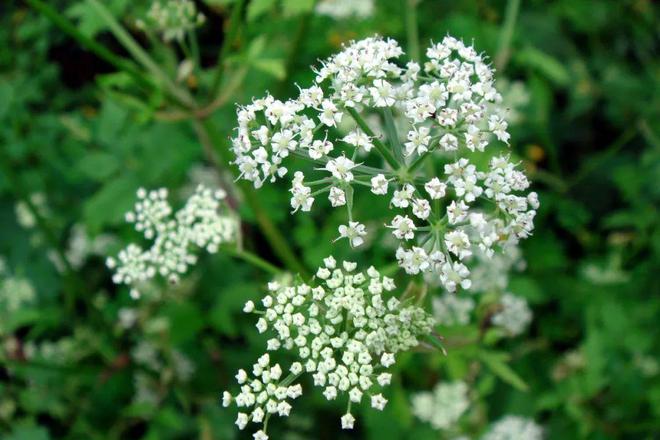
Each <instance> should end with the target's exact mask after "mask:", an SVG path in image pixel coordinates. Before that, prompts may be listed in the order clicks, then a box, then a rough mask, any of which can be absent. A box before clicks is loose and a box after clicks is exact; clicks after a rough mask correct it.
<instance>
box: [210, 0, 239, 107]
mask: <svg viewBox="0 0 660 440" xmlns="http://www.w3.org/2000/svg"><path fill="white" fill-rule="evenodd" d="M244 6H245V0H238V1H237V2H236V4H235V5H234V8H233V9H232V11H231V16H230V17H229V28H228V29H227V32H226V33H225V38H224V39H223V40H222V47H221V48H220V53H219V54H218V61H217V63H216V66H215V76H214V77H213V84H212V85H211V96H214V95H215V93H216V91H217V90H218V89H219V88H220V83H221V82H222V77H223V75H224V70H225V65H224V61H225V58H226V57H227V54H228V53H229V49H230V48H231V45H232V44H233V42H234V40H235V39H236V35H237V34H238V31H239V29H240V26H239V22H240V20H241V14H242V13H243V7H244Z"/></svg>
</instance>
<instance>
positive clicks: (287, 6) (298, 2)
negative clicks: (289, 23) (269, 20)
mask: <svg viewBox="0 0 660 440" xmlns="http://www.w3.org/2000/svg"><path fill="white" fill-rule="evenodd" d="M315 3H316V1H315V0H284V1H283V2H282V10H283V11H284V15H286V16H293V15H299V14H304V13H307V12H311V11H312V9H314V4H315Z"/></svg>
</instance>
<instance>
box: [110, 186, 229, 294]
mask: <svg viewBox="0 0 660 440" xmlns="http://www.w3.org/2000/svg"><path fill="white" fill-rule="evenodd" d="M137 196H138V199H139V201H138V203H137V204H136V205H135V208H134V210H133V211H130V212H128V213H127V214H126V221H128V222H129V223H134V224H135V230H136V231H138V232H141V233H142V234H143V235H144V238H146V239H147V240H153V244H152V246H151V247H150V248H149V249H148V250H143V249H142V248H141V247H140V246H139V245H137V244H134V243H131V244H129V245H128V246H127V247H126V248H124V249H123V250H122V251H121V252H119V255H118V256H117V258H116V259H115V258H112V257H110V258H108V259H107V266H108V268H110V269H113V270H114V272H115V274H114V276H113V277H112V279H113V281H114V282H115V283H117V284H127V285H129V286H132V287H133V288H132V289H131V296H133V297H138V296H139V292H138V290H137V288H136V285H137V284H139V283H140V282H145V281H148V280H150V279H152V278H153V277H154V276H156V274H160V275H161V276H163V277H166V278H167V279H168V281H170V282H172V283H175V282H177V281H178V280H179V276H180V275H181V274H184V273H185V272H186V271H187V270H188V266H190V265H193V264H195V262H196V261H197V257H196V256H195V254H194V249H195V248H200V249H206V251H207V252H210V253H215V252H217V251H218V248H219V246H220V245H221V244H222V243H226V242H230V241H233V240H235V238H236V234H237V230H238V225H237V222H236V219H235V218H234V217H233V216H232V215H230V214H229V213H228V209H227V208H226V207H225V206H224V205H223V200H224V198H225V196H226V195H225V192H224V191H222V190H218V191H215V192H214V191H211V190H210V189H208V188H205V187H204V186H202V185H200V186H198V187H197V190H196V191H195V193H194V194H193V195H192V196H191V197H190V198H189V199H188V201H187V202H186V204H185V206H184V207H183V208H181V209H180V210H179V211H177V213H176V214H175V215H174V216H172V207H171V206H170V204H169V203H168V201H167V190H166V189H164V188H161V189H159V190H156V191H149V192H147V191H146V190H145V189H143V188H140V189H139V190H138V192H137Z"/></svg>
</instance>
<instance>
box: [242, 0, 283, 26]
mask: <svg viewBox="0 0 660 440" xmlns="http://www.w3.org/2000/svg"><path fill="white" fill-rule="evenodd" d="M276 3H277V1H276V0H253V1H251V2H250V4H249V5H248V9H247V18H248V20H249V21H254V20H256V19H257V18H259V17H260V16H262V15H263V14H265V13H266V12H268V10H269V9H271V8H272V7H273V6H275V4H276Z"/></svg>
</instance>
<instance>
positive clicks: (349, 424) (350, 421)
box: [341, 413, 355, 429]
mask: <svg viewBox="0 0 660 440" xmlns="http://www.w3.org/2000/svg"><path fill="white" fill-rule="evenodd" d="M354 424H355V417H353V415H352V414H351V413H346V414H344V415H343V416H342V417H341V429H353V425H354Z"/></svg>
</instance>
